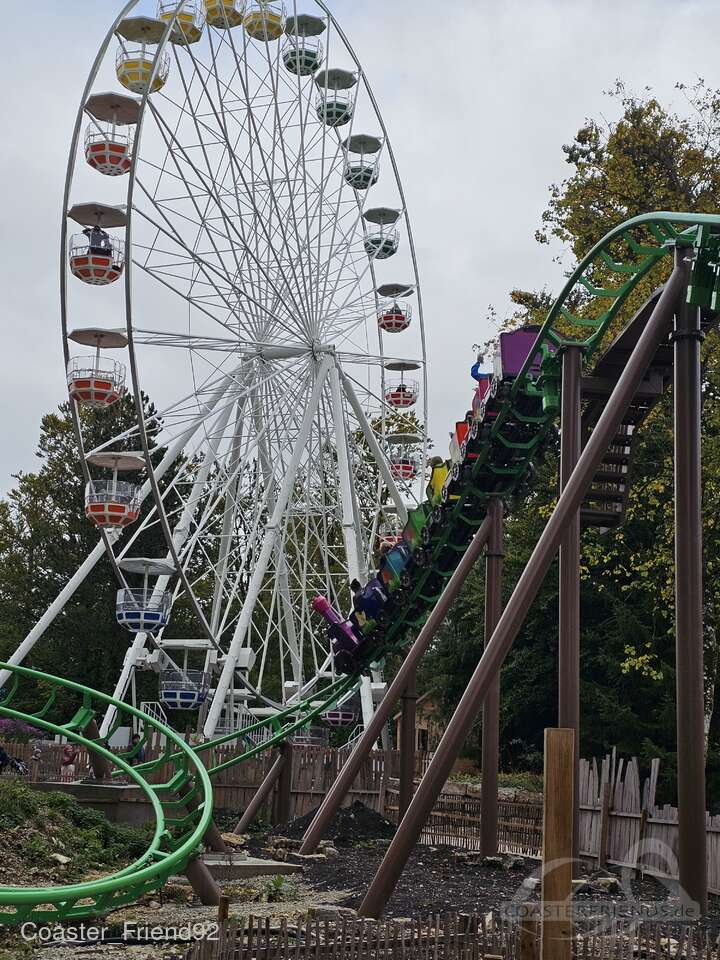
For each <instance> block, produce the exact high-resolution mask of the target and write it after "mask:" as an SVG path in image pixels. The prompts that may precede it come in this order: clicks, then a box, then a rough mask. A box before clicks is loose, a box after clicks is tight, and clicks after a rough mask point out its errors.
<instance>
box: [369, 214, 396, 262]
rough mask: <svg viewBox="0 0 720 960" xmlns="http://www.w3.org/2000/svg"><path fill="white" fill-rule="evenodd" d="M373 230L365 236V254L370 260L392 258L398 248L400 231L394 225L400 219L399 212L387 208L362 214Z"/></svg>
mask: <svg viewBox="0 0 720 960" xmlns="http://www.w3.org/2000/svg"><path fill="white" fill-rule="evenodd" d="M363 216H364V218H365V220H366V221H367V223H369V224H372V227H373V229H370V230H368V232H367V234H366V236H365V252H366V253H367V255H368V256H369V257H370V259H371V260H387V259H388V258H389V257H392V256H394V255H395V254H396V253H397V252H398V249H399V247H400V231H399V230H398V229H397V228H396V226H395V224H396V223H397V222H398V220H399V219H400V216H401V214H400V211H399V210H392V209H390V208H389V207H378V208H376V209H373V210H367V211H366V212H365V213H364V214H363Z"/></svg>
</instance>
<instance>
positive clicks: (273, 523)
mask: <svg viewBox="0 0 720 960" xmlns="http://www.w3.org/2000/svg"><path fill="white" fill-rule="evenodd" d="M331 363H332V359H331V357H330V356H328V355H326V356H324V357H323V359H322V360H321V361H320V364H319V366H318V368H317V373H316V379H315V385H314V387H313V391H312V395H311V397H310V400H309V402H308V405H307V408H306V410H305V416H304V417H303V422H302V426H301V427H300V432H299V435H298V438H297V440H296V441H295V447H294V448H293V452H292V456H291V457H290V461H289V463H288V467H287V470H286V473H285V476H284V477H283V482H282V485H281V487H280V491H279V493H278V498H277V501H276V503H275V509H274V510H273V512H272V516H271V518H270V520H269V521H268V523H267V524H266V526H265V536H264V539H263V545H262V549H261V551H260V555H259V557H258V560H257V562H256V565H255V568H254V570H253V573H252V577H251V578H250V584H249V585H248V591H247V596H246V598H245V601H244V602H243V606H242V610H241V612H240V616H239V618H238V622H237V624H236V627H235V632H234V634H233V638H232V641H231V642H230V647H229V649H228V652H227V656H226V659H225V663H224V665H223V670H222V673H221V675H220V678H219V679H218V682H217V686H216V689H215V694H214V696H213V701H212V703H211V705H210V709H209V711H208V716H207V720H206V721H205V726H204V728H203V733H204V735H205V736H206V737H207V738H208V739H210V738H211V737H212V736H213V734H214V733H215V728H216V727H217V724H218V721H219V720H220V714H221V713H222V709H223V704H224V702H225V700H226V699H227V697H228V694H229V691H230V690H231V688H232V687H233V682H234V677H235V665H236V663H237V661H238V657H239V654H240V650H241V648H242V644H243V641H244V639H245V635H246V634H247V632H248V629H249V627H250V622H251V618H252V614H253V611H254V609H255V604H256V602H257V599H258V596H259V594H260V588H261V586H262V582H263V579H264V578H265V573H266V571H267V567H268V564H269V562H270V557H271V555H272V552H273V550H274V548H275V544H276V543H277V534H278V527H279V525H280V521H281V519H282V515H283V513H284V512H285V510H286V508H287V505H288V502H289V500H290V496H291V494H292V489H293V485H294V483H295V479H296V476H297V471H298V467H299V466H300V460H301V459H302V455H303V453H304V451H305V447H306V444H307V442H308V439H309V437H310V432H311V430H312V424H313V420H314V417H315V413H316V411H317V408H318V405H319V403H320V398H321V396H322V391H323V388H324V386H325V381H326V379H327V376H328V373H329V370H330V365H331Z"/></svg>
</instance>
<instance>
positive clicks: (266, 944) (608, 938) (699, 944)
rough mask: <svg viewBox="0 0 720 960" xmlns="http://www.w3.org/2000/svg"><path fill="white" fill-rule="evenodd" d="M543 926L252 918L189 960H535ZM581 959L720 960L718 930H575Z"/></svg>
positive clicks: (192, 952) (465, 918)
mask: <svg viewBox="0 0 720 960" xmlns="http://www.w3.org/2000/svg"><path fill="white" fill-rule="evenodd" d="M539 935H540V928H539V924H538V923H537V921H534V922H529V923H525V924H512V925H511V924H509V923H507V922H497V921H495V920H493V918H492V917H491V916H489V915H488V916H477V915H462V914H461V915H457V914H455V915H450V916H442V917H440V916H437V917H431V918H429V919H428V920H427V921H421V920H412V921H410V922H407V921H393V920H389V921H381V922H380V923H376V922H374V921H370V920H358V919H355V918H349V917H344V916H343V917H341V918H340V919H339V920H337V921H330V920H320V919H317V918H313V917H307V918H304V919H302V920H300V921H297V922H290V921H288V920H287V919H281V920H277V919H271V918H257V917H252V916H251V917H247V918H243V919H242V920H239V921H238V920H234V921H231V922H229V923H223V924H221V925H220V926H219V928H218V930H217V931H216V932H214V933H213V934H211V935H210V937H209V938H208V939H206V940H202V941H199V942H198V943H196V944H194V945H193V946H192V947H191V948H190V949H189V950H188V952H187V953H186V954H185V958H184V960H536V958H539V955H540V944H539ZM572 952H573V956H574V957H575V958H576V960H636V958H639V957H644V958H655V960H664V958H673V960H675V958H677V960H679V958H683V960H695V958H697V960H700V958H702V960H720V947H719V946H718V939H717V930H715V931H710V930H704V929H702V928H699V927H691V926H679V925H672V924H659V923H642V924H636V923H632V922H630V921H618V920H613V921H610V922H608V923H605V924H600V925H597V926H595V927H592V926H587V925H584V927H583V929H576V931H575V937H574V940H573V951H572Z"/></svg>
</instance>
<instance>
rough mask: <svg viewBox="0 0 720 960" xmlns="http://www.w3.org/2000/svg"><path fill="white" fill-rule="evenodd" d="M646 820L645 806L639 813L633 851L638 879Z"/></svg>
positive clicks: (637, 877)
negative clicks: (638, 830) (638, 823)
mask: <svg viewBox="0 0 720 960" xmlns="http://www.w3.org/2000/svg"><path fill="white" fill-rule="evenodd" d="M647 822H648V811H647V807H644V808H643V811H642V813H641V814H640V832H639V834H638V845H637V848H636V851H635V879H636V880H640V879H641V877H642V867H641V860H642V856H643V853H644V852H645V851H644V847H645V836H646V834H647Z"/></svg>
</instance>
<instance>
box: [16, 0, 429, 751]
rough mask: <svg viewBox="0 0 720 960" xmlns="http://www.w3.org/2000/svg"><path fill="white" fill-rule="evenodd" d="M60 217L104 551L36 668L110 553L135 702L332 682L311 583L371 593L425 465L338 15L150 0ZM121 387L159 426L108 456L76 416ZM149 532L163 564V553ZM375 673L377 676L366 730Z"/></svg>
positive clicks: (390, 172) (208, 728) (199, 701)
mask: <svg viewBox="0 0 720 960" xmlns="http://www.w3.org/2000/svg"><path fill="white" fill-rule="evenodd" d="M64 212H65V214H66V216H65V218H64V227H63V231H62V258H63V270H62V278H61V310H62V323H63V334H64V345H65V362H66V365H67V378H68V387H69V393H70V397H71V400H72V401H73V402H72V404H71V406H72V409H73V415H74V417H75V423H76V432H77V435H78V443H79V448H80V449H79V455H80V457H81V461H82V464H83V470H84V472H85V475H86V480H87V493H86V514H87V518H88V522H91V523H93V524H95V525H96V526H97V528H98V530H99V532H100V537H101V539H100V542H99V544H98V547H97V548H96V550H95V551H94V553H93V554H92V555H91V556H90V557H89V558H88V561H87V562H86V563H85V564H84V565H83V568H82V569H81V570H79V571H78V573H77V575H76V577H75V578H73V581H72V582H71V583H70V584H68V586H67V588H66V589H65V590H64V591H63V593H62V594H61V596H60V597H59V598H58V600H57V601H56V603H55V604H54V605H53V608H51V610H50V611H48V613H47V615H46V617H45V618H43V621H41V623H40V624H39V625H38V627H37V628H36V630H35V631H33V633H32V634H31V635H30V637H28V638H27V639H26V641H25V643H24V644H23V645H22V646H21V648H20V650H19V651H18V653H17V655H16V661H19V659H22V657H23V656H24V655H25V654H26V653H27V651H28V650H29V649H30V648H31V647H32V645H33V644H34V643H35V642H37V640H38V639H39V637H40V636H41V634H42V631H43V630H44V629H46V627H47V626H48V624H49V622H51V620H52V617H53V616H54V615H55V614H56V613H57V612H58V611H59V609H61V607H62V605H63V604H64V603H67V602H70V599H71V596H72V591H73V589H74V586H76V585H77V584H78V583H79V582H80V581H81V580H82V578H83V577H84V576H87V573H88V572H89V570H90V569H92V566H93V565H94V563H96V562H98V561H99V560H100V559H101V558H102V557H107V558H108V559H109V561H110V562H111V563H112V564H113V566H114V568H115V571H116V573H117V577H118V587H119V591H118V599H117V606H116V609H115V610H114V611H113V610H109V611H108V616H109V617H115V618H116V619H117V622H118V632H119V635H120V633H121V630H122V629H123V628H124V629H125V630H126V631H128V632H129V633H130V634H131V636H130V638H129V640H130V642H129V645H128V649H127V654H126V656H125V662H124V667H123V670H122V675H121V676H120V677H119V678H118V682H117V687H116V690H115V695H116V697H118V698H123V697H127V696H132V695H133V694H132V691H134V683H133V680H134V676H135V672H136V671H137V670H153V671H155V672H156V673H157V674H158V675H159V689H160V695H159V702H160V703H161V704H162V705H163V706H164V708H166V709H191V710H196V711H198V713H199V723H198V726H199V729H201V730H202V731H203V732H204V734H205V736H208V737H209V736H212V735H213V734H215V733H218V732H221V731H224V730H228V729H237V727H238V726H242V725H243V724H245V723H246V718H247V717H251V718H252V717H258V716H267V715H272V713H273V712H274V711H277V710H278V709H280V708H282V707H284V706H287V705H289V704H293V703H295V702H299V701H300V700H302V699H303V698H307V697H312V696H316V695H319V694H320V693H321V692H322V689H323V687H325V686H327V685H328V684H330V683H332V682H333V679H334V674H333V664H332V657H331V651H330V648H329V642H328V640H327V637H326V635H325V630H324V628H323V625H322V623H321V622H319V620H317V619H316V618H315V616H314V614H313V610H312V606H311V601H312V598H313V597H314V596H315V595H317V594H318V593H322V594H323V595H327V596H328V597H330V598H331V600H332V602H334V603H335V604H336V605H337V606H338V607H339V608H340V609H342V608H347V607H349V605H350V602H351V587H350V585H351V584H352V582H353V581H355V580H359V581H364V578H365V579H366V578H367V573H368V570H369V569H370V568H371V567H372V566H373V563H374V562H376V554H377V550H378V548H379V545H380V544H381V543H382V541H383V539H387V538H389V537H393V536H394V535H396V534H397V531H398V529H399V526H400V525H401V524H402V523H403V522H404V520H405V518H406V516H407V509H408V504H412V503H413V502H414V501H417V499H418V498H419V494H420V491H421V488H422V485H423V483H424V473H425V462H426V459H427V458H426V426H427V381H426V355H425V335H424V326H423V313H422V299H421V293H420V286H419V280H418V274H417V263H416V258H415V252H414V248H413V241H412V234H411V230H410V224H409V220H408V213H407V209H406V205H405V199H404V193H403V189H402V185H401V183H400V180H399V177H398V173H397V167H396V163H395V158H394V155H393V152H392V149H391V146H390V142H389V140H388V136H387V131H386V128H385V124H384V123H383V120H382V117H381V116H380V113H379V111H378V108H377V104H376V101H375V99H374V96H373V94H372V91H371V89H370V87H369V85H368V82H367V79H366V77H365V74H364V72H363V70H362V67H361V65H360V62H359V60H358V58H357V56H356V54H355V53H354V51H353V49H352V47H351V46H350V44H349V43H348V41H347V39H346V37H345V35H344V34H343V32H342V30H341V29H340V27H339V26H338V24H337V22H336V21H335V19H334V17H333V16H332V14H331V12H330V11H329V9H328V8H327V7H326V5H325V4H324V3H322V2H319V0H303V2H302V4H299V3H298V2H292V3H289V4H288V5H287V7H286V6H285V5H284V4H283V3H280V2H269V0H197V2H195V0H182V2H178V0H162V2H160V3H159V5H157V6H155V5H154V4H153V5H152V7H151V6H150V4H149V3H145V2H144V0H132V2H129V3H127V4H126V5H125V7H124V9H123V10H122V11H121V13H120V15H119V16H118V18H117V20H116V21H115V23H114V24H113V25H112V27H111V28H110V30H109V32H108V34H107V36H106V38H105V40H104V42H103V44H102V46H101V48H100V51H99V53H98V55H97V58H96V60H95V63H94V65H93V67H92V70H91V73H90V76H89V79H88V82H87V86H86V88H85V92H84V94H83V98H82V103H81V107H80V111H79V114H78V118H77V122H76V126H75V131H74V135H73V139H72V146H71V154H70V161H69V165H68V176H67V183H66V192H65V210H64ZM78 345H81V346H83V347H86V348H88V349H87V354H88V355H79V356H78V352H77V346H78ZM126 392H128V393H130V394H132V396H134V399H135V410H136V414H137V421H136V423H135V424H134V425H133V426H132V427H130V428H129V429H125V430H123V431H122V432H120V433H118V434H117V435H115V436H114V437H113V438H112V439H111V440H109V441H108V442H107V443H104V444H103V445H102V446H100V447H97V448H94V449H87V448H86V446H85V444H84V443H83V437H82V422H81V419H82V418H81V417H80V416H79V409H80V408H81V407H82V406H83V405H90V406H92V407H94V408H96V409H99V410H104V409H106V408H108V409H109V408H111V407H112V406H113V405H114V404H115V403H116V402H117V401H118V400H119V399H120V398H121V397H122V396H123V395H124V394H125V393H126ZM143 394H145V395H147V396H149V397H150V398H151V399H152V401H153V404H154V410H153V411H152V412H151V413H148V408H147V406H146V404H145V401H144V398H143ZM146 502H147V503H146ZM144 503H146V508H145V509H144V510H143V509H142V507H143V504H144ZM147 504H149V505H150V509H147ZM153 529H154V530H155V532H156V533H157V531H158V530H159V531H161V532H162V535H163V539H164V543H165V549H164V551H163V553H162V556H151V557H146V556H140V555H139V553H138V550H139V544H141V543H142V542H143V540H142V538H143V534H145V533H147V532H148V531H150V530H153ZM180 607H182V609H183V610H184V611H185V612H186V613H187V611H190V613H191V619H192V622H193V623H194V629H193V630H192V631H191V632H190V635H188V629H187V627H185V628H184V632H183V630H181V629H180V628H179V627H177V626H175V623H174V619H173V613H174V611H175V610H176V609H180ZM183 623H187V617H185V619H184V620H183ZM124 636H127V633H126V634H124ZM374 679H375V680H376V681H378V680H379V677H378V676H375V678H374ZM379 687H380V684H379V683H376V684H373V683H372V681H371V679H370V678H364V679H363V682H362V688H361V698H360V700H361V704H362V709H363V716H364V718H365V720H367V719H368V715H369V714H371V712H372V699H373V691H375V694H376V695H377V693H378V688H379ZM340 706H341V708H342V704H341V705H340ZM350 707H352V704H347V705H346V707H345V709H340V710H338V711H336V714H338V715H342V716H344V717H345V718H346V719H348V718H351V717H352V716H353V712H352V709H349V708H350ZM110 721H111V717H110V716H108V717H106V718H105V725H104V726H105V729H107V728H108V726H109V723H110Z"/></svg>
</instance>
